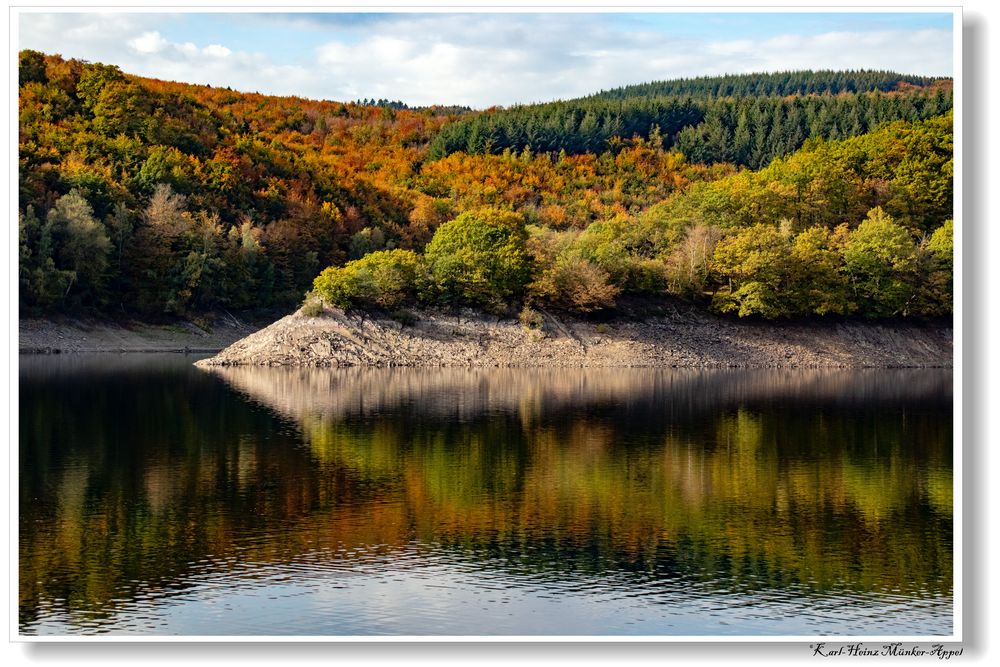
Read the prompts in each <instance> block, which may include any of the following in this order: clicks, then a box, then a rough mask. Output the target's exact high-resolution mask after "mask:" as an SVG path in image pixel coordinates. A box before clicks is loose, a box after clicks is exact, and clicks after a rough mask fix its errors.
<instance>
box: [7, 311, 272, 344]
mask: <svg viewBox="0 0 1000 667" xmlns="http://www.w3.org/2000/svg"><path fill="white" fill-rule="evenodd" d="M266 325H267V322H262V321H260V320H252V319H244V318H242V317H241V316H240V315H229V314H225V315H221V316H217V317H215V318H214V319H213V320H212V322H211V324H207V323H202V324H201V325H199V324H196V323H194V322H189V321H187V320H177V321H175V322H171V323H167V324H150V323H145V322H115V321H110V320H97V319H87V318H72V317H58V318H50V319H49V318H47V319H31V318H29V319H21V320H19V321H18V349H19V350H20V352H21V353H22V354H30V353H37V354H46V353H62V352H218V351H219V350H221V349H223V348H224V347H226V346H227V345H231V344H232V343H234V342H236V341H238V340H240V339H242V338H244V337H246V336H248V335H250V334H252V333H253V332H255V331H257V330H259V329H261V328H263V327H264V326H266Z"/></svg>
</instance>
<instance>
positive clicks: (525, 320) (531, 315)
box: [518, 306, 545, 329]
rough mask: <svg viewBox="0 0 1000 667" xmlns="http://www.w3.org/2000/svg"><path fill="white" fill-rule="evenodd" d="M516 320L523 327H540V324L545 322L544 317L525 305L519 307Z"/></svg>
mask: <svg viewBox="0 0 1000 667" xmlns="http://www.w3.org/2000/svg"><path fill="white" fill-rule="evenodd" d="M518 320H520V322H521V326H523V327H524V328H525V329H541V328H542V325H544V324H545V317H543V316H542V314H541V313H540V312H538V311H537V310H535V309H534V308H532V307H531V306H525V307H524V308H522V309H521V314H520V315H519V316H518Z"/></svg>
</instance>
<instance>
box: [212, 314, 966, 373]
mask: <svg viewBox="0 0 1000 667" xmlns="http://www.w3.org/2000/svg"><path fill="white" fill-rule="evenodd" d="M952 348H953V329H952V326H951V324H950V322H946V321H938V322H901V321H893V322H869V321H862V320H842V321H837V322H824V321H802V322H781V323H773V322H747V321H739V320H732V319H728V318H722V317H718V316H714V315H711V314H708V313H704V312H701V311H698V310H696V309H694V308H691V309H669V310H668V311H665V312H661V313H660V314H657V315H654V316H649V317H645V318H642V319H631V318H630V319H627V320H626V319H621V320H613V321H610V322H603V323H602V322H594V321H590V320H585V319H580V318H571V317H566V316H561V315H559V316H557V315H554V314H552V313H545V314H544V323H543V324H542V326H541V327H540V328H537V329H530V328H527V327H525V326H523V325H521V324H520V323H519V322H518V321H517V320H514V319H503V318H497V317H490V316H488V315H483V314H481V313H474V312H472V311H464V312H462V313H459V314H452V313H445V312H439V311H422V312H420V313H419V314H417V315H416V316H415V321H414V322H412V323H411V324H408V325H404V324H402V323H400V322H398V321H395V320H393V319H392V318H390V317H388V316H373V315H361V314H353V313H350V314H348V313H344V312H342V311H340V310H336V309H327V311H326V312H325V313H324V314H322V315H320V316H317V317H309V316H306V315H304V314H302V313H301V312H298V313H294V314H292V315H289V316H287V317H284V318H282V319H280V320H278V321H277V322H274V323H273V324H271V325H270V326H268V327H265V328H263V329H261V330H260V331H257V332H255V333H252V334H250V335H248V336H247V337H245V338H243V339H241V340H239V341H236V342H234V343H233V344H232V345H229V346H228V347H226V348H225V349H224V350H222V351H221V352H220V353H219V354H217V355H216V356H214V357H211V358H209V359H204V360H202V361H199V362H198V365H199V366H202V367H207V366H313V367H324V366H329V367H346V366H370V367H389V366H409V367H460V366H465V367H578V368H579V367H679V368H680V367H716V368H719V367H729V368H734V367H737V368H798V367H803V368H861V367H883V368H890V367H914V368H922V367H951V366H952V354H953V349H952Z"/></svg>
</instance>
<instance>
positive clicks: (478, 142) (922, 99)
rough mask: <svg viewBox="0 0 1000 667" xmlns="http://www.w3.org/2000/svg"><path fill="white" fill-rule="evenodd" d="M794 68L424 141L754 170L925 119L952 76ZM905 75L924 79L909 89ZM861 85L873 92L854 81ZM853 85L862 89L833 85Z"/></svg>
mask: <svg viewBox="0 0 1000 667" xmlns="http://www.w3.org/2000/svg"><path fill="white" fill-rule="evenodd" d="M797 74H798V76H797V77H795V78H794V79H787V80H786V79H782V80H780V81H779V80H771V79H767V78H766V75H765V78H764V80H763V81H762V82H761V85H755V84H756V76H742V77H727V78H723V79H704V80H699V79H694V80H690V81H683V80H682V81H679V82H664V83H662V84H648V86H646V87H642V86H633V87H630V88H623V89H619V90H618V91H611V92H609V93H602V94H600V95H596V96H594V97H590V98H585V99H581V100H571V101H566V102H552V103H549V104H535V105H529V106H518V107H512V108H510V109H501V110H496V111H493V112H488V113H484V114H479V115H476V116H470V117H467V118H465V119H463V120H461V121H460V122H457V123H451V124H449V125H448V126H446V127H444V128H442V130H441V132H440V133H438V135H437V136H436V137H435V138H434V140H433V141H432V142H431V146H430V156H431V157H432V158H436V157H441V156H444V155H447V154H450V153H454V152H466V153H499V152H502V151H504V150H507V149H510V150H513V151H522V150H524V149H525V148H530V149H531V150H535V151H542V152H549V151H555V152H558V151H565V152H567V153H571V154H574V153H584V152H589V151H592V152H601V151H604V150H612V151H613V150H615V149H616V148H617V147H618V146H620V143H619V142H620V139H622V138H632V137H642V138H643V139H646V140H648V141H650V142H652V143H653V144H655V145H657V146H661V147H663V148H666V149H668V150H677V151H680V152H681V153H683V154H684V155H685V156H686V157H687V158H688V160H689V161H691V162H697V163H702V164H713V163H718V162H730V163H733V164H737V165H741V166H748V167H752V168H754V169H759V168H760V167H763V166H766V165H767V164H769V163H770V162H771V160H773V159H775V158H777V157H782V156H784V155H787V154H789V153H791V152H793V151H795V150H797V149H798V148H800V147H801V146H802V144H803V143H804V142H805V141H806V140H807V139H810V138H824V139H842V138H848V137H854V136H857V135H859V134H864V133H866V132H869V131H871V130H872V129H874V128H876V127H878V126H879V125H881V124H884V123H886V122H891V121H894V120H909V121H916V120H926V119H927V118H931V117H933V116H936V115H939V114H942V113H945V112H947V111H948V110H949V109H951V106H952V96H951V90H950V88H951V86H950V81H939V82H932V81H930V80H924V79H921V78H918V77H899V79H898V81H899V82H900V84H901V85H902V87H901V88H899V89H896V90H893V91H892V92H889V93H883V92H880V91H881V90H883V89H884V88H885V87H886V86H887V79H886V78H884V77H880V78H877V79H873V80H871V81H870V82H868V79H867V78H866V77H860V78H858V79H857V80H855V79H849V78H844V77H839V78H838V77H833V76H829V75H830V73H819V75H817V79H816V80H815V81H812V82H810V79H809V78H808V77H809V75H811V74H812V73H810V72H802V73H797ZM841 74H843V73H841ZM823 75H827V76H823ZM771 76H772V78H773V76H774V75H771ZM907 79H910V80H913V81H916V82H918V83H926V84H927V86H926V87H916V86H914V85H912V84H910V83H909V82H908V81H907ZM781 81H784V83H781ZM865 82H868V85H869V86H870V87H871V91H873V92H867V91H868V90H869V89H868V88H864V87H861V86H862V84H863V83H865ZM855 89H860V90H862V91H866V92H859V93H855V92H841V91H845V90H851V91H853V90H855ZM799 90H806V91H808V93H807V94H799V93H798V92H797V91H799ZM660 91H662V95H661V94H660ZM754 91H764V92H763V93H760V92H754ZM786 91H787V92H786ZM835 92H836V93H837V94H833V93H835ZM654 93H656V94H654ZM788 95H791V96H788Z"/></svg>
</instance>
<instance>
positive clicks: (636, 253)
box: [18, 51, 952, 320]
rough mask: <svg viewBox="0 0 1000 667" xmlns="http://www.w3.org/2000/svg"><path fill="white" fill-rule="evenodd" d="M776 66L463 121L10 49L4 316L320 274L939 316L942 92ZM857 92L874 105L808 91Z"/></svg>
mask: <svg viewBox="0 0 1000 667" xmlns="http://www.w3.org/2000/svg"><path fill="white" fill-rule="evenodd" d="M775 76H778V75H763V76H762V77H760V80H761V82H762V83H761V84H760V86H761V88H760V90H761V91H763V92H764V93H765V96H764V97H758V96H753V95H755V94H756V93H755V92H744V91H750V90H751V89H749V88H746V87H745V86H744V87H743V88H740V87H739V86H738V85H737V84H738V83H739V81H736V82H735V83H734V82H725V81H721V80H720V81H721V82H720V81H716V82H714V83H713V82H712V80H708V79H706V80H692V81H694V82H701V83H699V84H698V85H701V86H703V88H704V92H702V93H698V92H697V91H696V90H695V89H694V88H691V89H690V90H689V91H688V93H685V94H688V95H690V98H684V99H681V98H664V97H659V96H657V97H652V98H646V97H642V96H631V97H629V98H628V99H627V100H624V101H619V100H616V99H605V98H606V97H608V96H609V95H610V94H609V93H602V94H601V95H600V96H596V97H595V98H593V99H588V100H580V101H574V102H563V103H554V104H550V105H537V106H533V107H519V108H515V109H511V110H494V111H487V112H483V113H474V112H465V111H463V110H462V109H457V108H444V107H442V108H433V107H432V108H425V109H406V108H403V106H404V105H401V104H399V103H389V102H387V103H386V104H384V105H382V106H371V105H363V104H353V103H346V104H345V103H339V102H324V101H314V100H306V99H300V98H277V97H268V96H263V95H258V94H247V93H238V92H234V91H231V90H228V89H219V88H211V87H206V86H193V85H187V84H180V83H168V82H163V81H155V80H150V79H143V78H139V77H134V76H130V75H128V74H125V73H122V72H120V71H119V70H118V69H117V68H115V67H110V66H105V65H100V64H89V63H83V62H80V61H75V60H66V59H63V58H61V57H59V56H48V55H43V54H40V53H37V52H31V51H23V52H21V54H20V70H19V77H20V89H19V113H20V147H19V159H20V168H19V211H20V214H19V221H18V222H19V237H20V266H19V280H20V297H21V308H22V311H23V312H28V313H32V312H33V313H44V312H52V311H54V310H58V309H67V308H72V309H90V310H104V311H115V312H119V313H120V312H126V313H137V314H145V315H156V314H162V313H173V314H183V313H188V312H192V311H198V310H205V309H212V308H219V307H227V308H247V307H259V306H271V305H280V306H290V305H293V304H296V303H298V302H300V301H301V299H302V297H303V294H304V293H305V292H306V291H307V290H309V288H310V286H312V285H313V279H314V278H315V277H316V275H317V274H319V273H320V272H321V271H323V269H324V268H325V267H331V268H329V269H326V270H325V271H323V273H322V275H321V277H320V278H319V279H317V280H316V283H315V292H316V293H317V294H320V295H322V296H323V297H324V298H326V299H327V300H329V301H333V302H336V303H337V304H339V305H343V306H349V307H350V306H357V307H379V308H400V307H403V306H406V305H407V304H409V303H417V302H424V303H436V304H469V305H476V306H480V307H485V308H488V309H491V310H496V311H505V310H510V309H518V308H521V307H522V306H525V305H526V306H527V308H526V310H525V312H526V318H527V319H529V320H530V314H531V307H532V306H535V307H538V306H545V307H555V308H563V309H567V310H574V311H583V312H586V311H592V310H599V309H605V308H610V307H613V306H614V304H615V303H616V300H617V299H618V298H620V295H622V294H630V293H635V294H645V295H650V296H656V295H665V294H673V295H676V296H679V297H682V298H686V299H690V300H692V301H696V302H702V303H704V304H705V305H706V306H707V307H711V308H713V309H715V310H718V311H721V312H734V313H738V314H740V315H755V316H763V317H777V316H785V315H806V314H820V315H822V314H827V313H845V314H846V313H858V314H863V315H867V316H889V315H917V314H943V313H948V312H950V309H951V296H950V289H951V222H950V217H951V200H952V174H951V169H952V161H951V159H952V130H951V116H950V113H949V112H948V109H950V106H951V96H950V91H949V89H948V87H947V86H946V85H938V84H934V83H933V82H930V81H928V80H924V79H922V78H919V77H902V76H898V78H897V80H896V82H895V84H896V85H895V86H894V87H893V86H889V85H888V84H889V83H891V81H890V80H889V79H891V78H892V77H895V76H897V75H891V74H887V73H850V74H849V75H848V74H846V73H816V74H815V75H814V76H815V79H816V80H815V81H814V82H813V83H809V77H808V76H806V75H801V76H798V75H797V77H792V78H789V79H788V80H787V81H784V82H782V81H781V80H778V79H775V78H774V77H775ZM753 78H754V77H745V78H743V79H740V81H743V82H744V84H745V83H746V82H749V81H752V80H753ZM800 79H801V80H800ZM689 85H694V84H689ZM741 85H742V84H741ZM901 85H902V86H903V89H902V90H901V89H900V86H901ZM726 86H729V87H732V88H733V93H732V95H733V96H732V97H728V96H727V97H715V96H716V95H718V94H720V91H723V90H726V91H728V90H729V88H726ZM802 86H805V88H804V89H803V88H801V87H802ZM810 86H811V87H810ZM928 86H929V87H928ZM852 87H853V88H854V89H857V90H868V89H878V90H880V91H881V90H886V89H889V90H890V92H887V93H882V92H878V93H860V94H856V93H846V94H843V93H841V94H837V95H833V94H828V93H831V92H839V91H843V90H850V89H851V88H852ZM776 91H777V92H786V93H787V92H789V91H792V92H794V93H798V92H803V91H804V92H806V93H809V94H808V95H806V96H795V97H775V96H771V94H772V93H774V92H776ZM817 93H818V94H817ZM659 94H660V93H656V95H659ZM726 94H727V95H728V93H726ZM626 110H627V113H625V111H626ZM498 128H502V137H504V139H503V141H506V142H507V143H508V145H509V147H508V148H507V149H504V146H503V145H500V144H495V143H492V142H493V141H495V140H497V137H499V136H501V134H500V133H501V130H500V129H498ZM546 128H550V129H551V130H552V131H551V133H549V129H546ZM595 128H596V129H595ZM794 128H799V130H800V131H799V132H798V133H795V132H794V131H793V130H794ZM786 132H792V134H789V135H787V136H786V134H785V133H786ZM866 132H867V134H866ZM477 133H478V134H477ZM493 133H496V135H494V134H493ZM547 133H548V134H547ZM474 136H478V137H479V138H478V139H475V140H474V141H472V140H471V139H470V138H471V137H474ZM456 137H457V138H461V137H464V141H465V145H464V147H461V148H456V146H457V145H458V143H461V142H459V141H458V139H456ZM545 137H550V139H551V138H552V137H555V138H556V140H557V141H556V143H552V142H551V141H550V142H549V143H546V140H545V139H544V138H545ZM559 137H561V138H559ZM809 137H813V138H811V139H810V138H809ZM833 137H841V139H840V140H830V138H833ZM849 137H852V138H849ZM470 141H471V143H470ZM558 141H562V142H565V143H566V145H560V144H558ZM449 142H452V143H449ZM456 142H457V143H456ZM453 144H454V145H453ZM800 146H801V148H800ZM515 149H516V150H515ZM796 149H798V150H796ZM776 156H777V159H773V158H775V157H776ZM740 165H752V166H754V167H759V169H758V170H757V171H751V170H748V169H745V168H740Z"/></svg>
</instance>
